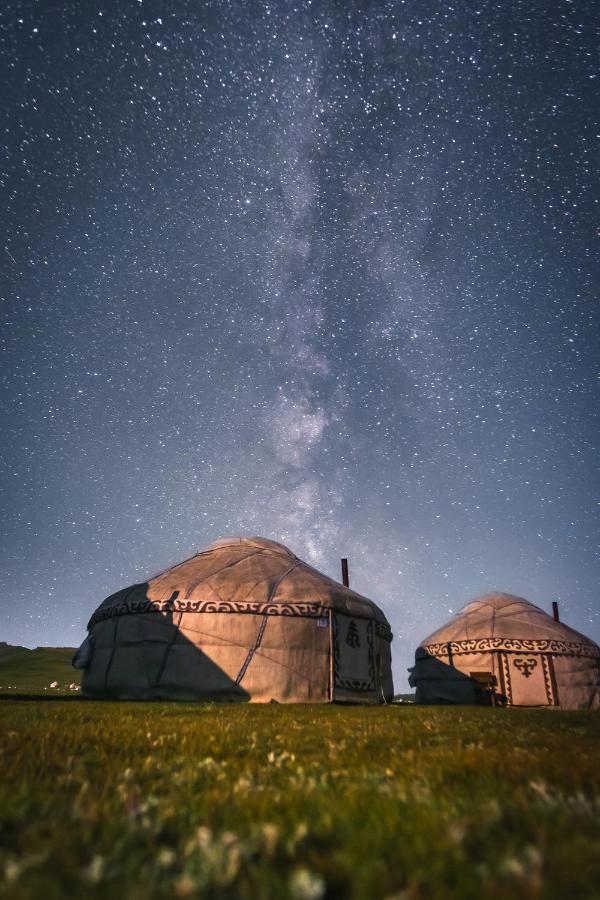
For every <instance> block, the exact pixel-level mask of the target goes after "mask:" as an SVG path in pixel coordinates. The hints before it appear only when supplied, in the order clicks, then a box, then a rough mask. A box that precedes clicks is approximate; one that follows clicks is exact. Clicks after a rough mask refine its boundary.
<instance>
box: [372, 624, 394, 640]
mask: <svg viewBox="0 0 600 900" xmlns="http://www.w3.org/2000/svg"><path fill="white" fill-rule="evenodd" d="M375 634H376V635H377V637H380V638H382V639H383V640H384V641H387V642H388V643H389V644H391V643H392V639H393V637H394V635H393V634H392V629H391V628H390V626H389V625H384V624H383V622H375Z"/></svg>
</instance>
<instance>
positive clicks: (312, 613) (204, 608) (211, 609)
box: [88, 598, 393, 641]
mask: <svg viewBox="0 0 600 900" xmlns="http://www.w3.org/2000/svg"><path fill="white" fill-rule="evenodd" d="M327 609H328V608H327V607H325V606H323V604H322V603H260V602H258V601H252V600H245V601H240V602H235V601H233V600H186V599H183V598H182V599H181V600H172V599H168V600H148V599H144V600H134V599H129V600H127V599H125V600H122V601H121V602H120V603H115V604H114V605H113V606H107V607H102V606H101V607H99V609H97V610H96V612H95V613H94V614H93V616H92V618H91V619H90V621H89V622H88V628H91V627H92V626H93V625H96V624H97V623H98V622H102V621H104V620H105V619H112V618H114V617H115V616H127V615H132V614H135V613H151V612H158V613H163V614H172V613H186V612H193V613H242V614H244V613H246V614H250V615H255V616H301V617H304V618H310V619H320V618H322V617H324V616H327ZM343 615H346V613H343ZM355 618H357V619H363V620H364V618H365V617H364V616H355ZM370 621H373V620H370ZM374 624H375V629H376V632H377V635H378V637H380V638H382V639H383V640H385V641H391V640H392V638H393V635H392V631H391V629H390V627H389V626H388V625H384V623H383V622H375V623H374Z"/></svg>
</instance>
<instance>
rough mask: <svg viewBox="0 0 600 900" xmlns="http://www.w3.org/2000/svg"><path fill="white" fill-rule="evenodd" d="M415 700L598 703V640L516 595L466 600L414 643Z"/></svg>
mask: <svg viewBox="0 0 600 900" xmlns="http://www.w3.org/2000/svg"><path fill="white" fill-rule="evenodd" d="M410 672H411V674H410V678H409V682H410V684H411V685H412V687H414V688H416V701H417V702H418V703H478V702H492V703H498V704H501V705H505V706H559V707H562V708H563V709H587V708H590V707H597V706H600V647H598V645H597V644H595V643H594V642H593V641H592V640H590V639H589V638H587V637H585V635H583V634H580V633H579V632H578V631H575V630H574V629H573V628H569V627H568V626H567V625H564V624H563V623H562V622H559V621H558V615H557V616H556V618H554V617H553V616H550V615H548V614H547V613H545V612H544V611H543V610H542V609H540V608H539V607H537V606H534V605H533V603H529V602H528V601H527V600H524V599H523V598H522V597H513V596H512V595H510V594H488V595H487V596H485V597H480V598H479V599H477V600H473V601H471V603H468V604H467V605H466V606H465V607H463V609H461V610H460V611H459V612H458V613H456V615H454V616H453V617H452V619H450V621H449V622H448V623H447V624H446V625H443V626H442V627H441V628H439V629H438V630H437V631H434V632H433V634H430V635H429V637H427V638H425V640H424V641H422V642H421V644H420V645H419V647H418V648H417V651H416V654H415V665H414V668H413V669H411V670H410Z"/></svg>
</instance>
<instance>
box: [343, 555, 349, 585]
mask: <svg viewBox="0 0 600 900" xmlns="http://www.w3.org/2000/svg"><path fill="white" fill-rule="evenodd" d="M342 584H343V585H344V587H350V579H349V578H348V560H347V559H346V557H343V559H342Z"/></svg>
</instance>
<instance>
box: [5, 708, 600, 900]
mask: <svg viewBox="0 0 600 900" xmlns="http://www.w3.org/2000/svg"><path fill="white" fill-rule="evenodd" d="M0 717H1V721H2V727H1V728H0V820H1V832H0V848H1V849H0V885H1V886H0V894H3V895H4V896H9V897H10V898H29V897H43V898H44V900H51V898H53V897H66V896H82V897H83V896H85V897H106V896H114V897H132V898H140V900H141V898H147V897H162V896H166V897H193V896H206V897H211V898H213V897H214V898H220V897H231V898H238V897H239V898H248V900H250V898H263V897H264V898H278V900H279V898H288V897H289V898H296V900H317V898H320V897H340V898H341V897H344V898H345V897H349V898H357V900H359V898H360V900H365V898H371V897H373V898H390V900H391V898H395V900H409V898H442V897H461V898H478V900H480V898H482V897H492V898H493V897H518V898H528V897H552V898H556V897H569V898H571V897H578V898H584V897H587V898H591V897H596V898H597V897H598V896H600V799H599V798H600V767H599V765H598V760H599V752H598V751H599V749H600V715H598V714H595V713H584V712H581V713H577V712H574V713H567V712H558V711H546V710H532V711H527V710H493V709H483V708H473V709H466V708H448V707H445V708H423V707H421V708H419V707H414V706H413V707H387V708H378V707H371V708H358V707H340V706H334V707H310V706H302V707H301V706H279V705H269V706H216V705H184V704H163V703H156V704H147V703H137V704H136V703H109V702H106V703H98V702H85V701H82V700H81V699H79V698H76V697H73V698H71V699H69V700H61V699H53V700H49V699H47V700H43V701H41V700H31V701H26V700H17V699H14V698H11V699H3V700H0Z"/></svg>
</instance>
